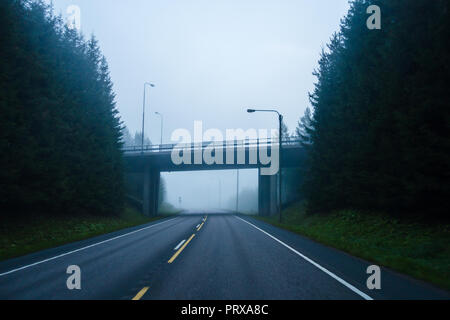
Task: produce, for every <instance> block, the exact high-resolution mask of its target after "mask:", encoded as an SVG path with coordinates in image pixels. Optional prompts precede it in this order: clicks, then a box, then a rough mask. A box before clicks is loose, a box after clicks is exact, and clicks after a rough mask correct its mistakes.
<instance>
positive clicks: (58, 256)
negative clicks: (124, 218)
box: [0, 218, 176, 277]
mask: <svg viewBox="0 0 450 320" xmlns="http://www.w3.org/2000/svg"><path fill="white" fill-rule="evenodd" d="M175 219H176V218H173V219H169V220H166V221H163V222H159V223H156V224H152V225H150V226H148V227H145V228H142V229H138V230H134V231H131V232H128V233H125V234H122V235H120V236H117V237H114V238H111V239H107V240H103V241H100V242H97V243H94V244H91V245H89V246H86V247H83V248H79V249H76V250H72V251H69V252H66V253H63V254H60V255H57V256H54V257H51V258H48V259H45V260H41V261H38V262H35V263H32V264H28V265H26V266H23V267H20V268H17V269H13V270H10V271H7V272H4V273H0V277H3V276H6V275H8V274H11V273H14V272H17V271H20V270H23V269H27V268H30V267H34V266H36V265H38V264H42V263H44V262H48V261H51V260H55V259H58V258H61V257H64V256H67V255H69V254H72V253H75V252H79V251H82V250H86V249H89V248H92V247H95V246H98V245H100V244H103V243H107V242H110V241H113V240H116V239H120V238H123V237H126V236H129V235H130V234H134V233H137V232H141V231H143V230H147V229H150V228H153V227H156V226H158V225H160V224H163V223H166V222H168V221H172V220H175Z"/></svg>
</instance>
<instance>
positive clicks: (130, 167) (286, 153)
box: [123, 139, 305, 216]
mask: <svg viewBox="0 0 450 320" xmlns="http://www.w3.org/2000/svg"><path fill="white" fill-rule="evenodd" d="M278 147H279V146H278V140H277V139H274V140H272V139H264V140H261V139H259V140H245V141H223V142H202V143H191V144H164V145H149V146H136V147H125V148H124V149H123V152H124V163H125V171H126V173H127V174H133V175H135V176H136V175H139V176H142V177H141V179H142V182H143V183H142V211H143V213H144V214H145V215H149V216H152V215H156V214H157V212H158V197H159V195H158V192H159V183H160V175H161V172H180V171H200V170H236V169H258V171H259V175H258V177H259V178H258V207H259V208H258V211H259V214H260V215H271V214H274V213H276V212H277V206H278V201H277V200H278V193H277V181H278V175H262V174H261V169H262V168H268V167H270V165H271V163H267V157H265V156H264V155H267V156H268V157H269V158H272V159H273V158H274V157H272V150H274V151H275V150H278ZM205 152H208V153H209V154H211V155H213V157H214V158H215V159H216V160H217V159H223V161H216V162H214V163H211V164H208V163H206V162H205V161H204V160H203V155H204V154H205ZM173 153H176V154H178V155H182V154H183V153H188V154H189V156H190V159H191V161H190V163H181V164H175V163H174V161H173V160H172V154H173ZM195 153H197V155H201V160H202V161H200V162H199V161H197V162H194V154H195ZM261 155H263V157H265V158H266V159H263V158H262V157H261ZM230 158H232V159H233V161H232V162H230V161H227V159H228V160H230ZM197 159H198V158H197ZM304 159H305V149H304V148H303V147H302V145H301V144H300V141H299V140H292V139H290V140H285V141H283V142H282V148H281V159H280V160H281V161H280V163H281V166H282V168H289V167H291V168H292V167H301V166H302V165H303V163H304ZM227 162H228V163H227ZM265 162H266V163H267V164H264V163H265ZM277 166H278V164H277Z"/></svg>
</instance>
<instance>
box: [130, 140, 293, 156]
mask: <svg viewBox="0 0 450 320" xmlns="http://www.w3.org/2000/svg"><path fill="white" fill-rule="evenodd" d="M278 143H279V141H278V139H271V138H269V139H247V140H232V141H207V142H202V143H198V142H193V143H185V144H177V143H174V144H161V145H144V146H128V147H123V148H122V151H123V152H124V153H136V152H161V151H172V150H173V149H177V150H185V149H189V150H190V151H193V150H198V149H204V148H206V147H210V146H212V145H213V146H214V147H215V148H223V149H225V148H234V147H238V148H242V147H252V146H254V147H260V146H272V145H278ZM281 143H282V147H283V148H284V147H287V146H299V145H300V143H301V140H300V139H284V140H283V141H282V142H281Z"/></svg>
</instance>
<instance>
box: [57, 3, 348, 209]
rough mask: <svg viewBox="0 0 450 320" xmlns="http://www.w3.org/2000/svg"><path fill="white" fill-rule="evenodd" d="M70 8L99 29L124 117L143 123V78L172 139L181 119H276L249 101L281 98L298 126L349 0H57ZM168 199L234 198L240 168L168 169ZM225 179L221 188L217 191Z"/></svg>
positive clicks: (244, 178) (151, 133)
mask: <svg viewBox="0 0 450 320" xmlns="http://www.w3.org/2000/svg"><path fill="white" fill-rule="evenodd" d="M53 4H54V7H55V11H56V12H57V13H59V12H60V13H61V14H62V16H63V18H66V17H67V8H68V6H69V5H77V6H78V7H79V8H80V13H81V16H80V18H81V19H80V22H81V31H82V33H83V34H84V35H85V36H87V37H89V36H90V35H91V34H94V35H95V36H96V37H97V39H98V40H99V44H100V47H101V49H102V51H103V53H104V55H105V56H106V58H107V60H108V63H109V66H110V71H111V78H112V81H113V83H114V91H115V93H116V95H117V98H116V100H117V106H118V110H119V111H120V115H121V118H122V120H123V122H124V124H125V125H126V126H127V127H128V128H129V130H130V131H131V132H132V133H134V132H136V131H138V130H141V123H142V91H143V84H144V82H152V83H154V84H155V85H156V86H155V88H151V89H149V91H148V95H147V97H148V100H147V112H146V118H145V123H146V135H148V137H149V138H150V140H152V141H153V142H159V141H160V118H159V117H158V116H157V115H155V114H154V113H155V112H156V111H157V112H160V113H162V114H163V116H164V132H163V137H162V140H163V142H164V143H168V142H171V141H170V137H171V133H172V132H173V131H174V130H176V129H178V128H186V129H188V130H190V131H192V130H193V123H194V121H195V120H202V121H203V127H204V128H205V130H206V129H208V128H217V129H220V130H222V131H223V132H224V131H225V130H226V129H227V128H230V129H233V128H243V129H248V128H256V129H260V128H267V129H271V128H277V119H276V117H274V116H273V115H271V114H247V113H246V112H245V109H246V107H249V106H257V107H276V108H277V109H278V110H279V111H280V112H281V113H283V115H284V117H285V123H286V124H287V126H288V128H289V130H290V131H291V132H293V130H294V129H295V127H296V124H297V121H298V120H299V118H300V117H301V116H302V114H303V112H304V110H305V109H306V107H307V106H309V102H308V92H309V91H311V90H312V88H313V83H314V81H315V79H314V77H313V75H312V72H313V70H314V69H315V68H316V66H317V60H318V58H319V53H320V51H321V48H322V47H323V46H324V45H325V43H326V42H327V41H328V39H329V37H330V36H331V34H332V33H333V32H335V31H337V30H338V28H339V23H340V19H341V18H342V17H343V16H344V14H345V13H346V11H347V10H348V7H349V6H348V3H347V0H331V1H330V0H315V1H312V0H303V1H302V0H292V1H287V0H284V1H283V0H282V1H264V0H249V1H238V0H227V1H219V0H215V1H211V0H189V1H186V0H171V1H150V0H133V1H125V0H114V1H112V0H70V1H69V0H53ZM163 177H164V179H165V181H166V188H167V201H169V202H170V203H172V204H173V205H175V206H178V205H179V201H178V199H179V197H181V198H182V206H183V207H185V208H199V207H208V208H216V207H218V206H220V204H219V198H221V202H222V206H223V207H225V205H228V206H230V203H232V202H233V197H234V196H235V194H236V171H233V170H232V171H224V172H220V173H219V172H211V171H205V172H186V173H167V174H163ZM219 181H222V182H221V183H222V187H221V190H222V194H221V195H220V196H219V194H218V192H219ZM240 185H241V188H242V190H244V189H248V190H256V187H257V173H256V171H251V170H249V171H241V177H240Z"/></svg>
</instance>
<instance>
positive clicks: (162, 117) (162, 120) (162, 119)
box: [155, 111, 164, 147]
mask: <svg viewBox="0 0 450 320" xmlns="http://www.w3.org/2000/svg"><path fill="white" fill-rule="evenodd" d="M155 114H156V115H158V116H160V117H161V143H160V145H159V147H161V146H162V144H163V125H164V116H163V115H162V114H161V113H160V112H158V111H157V112H155Z"/></svg>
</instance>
